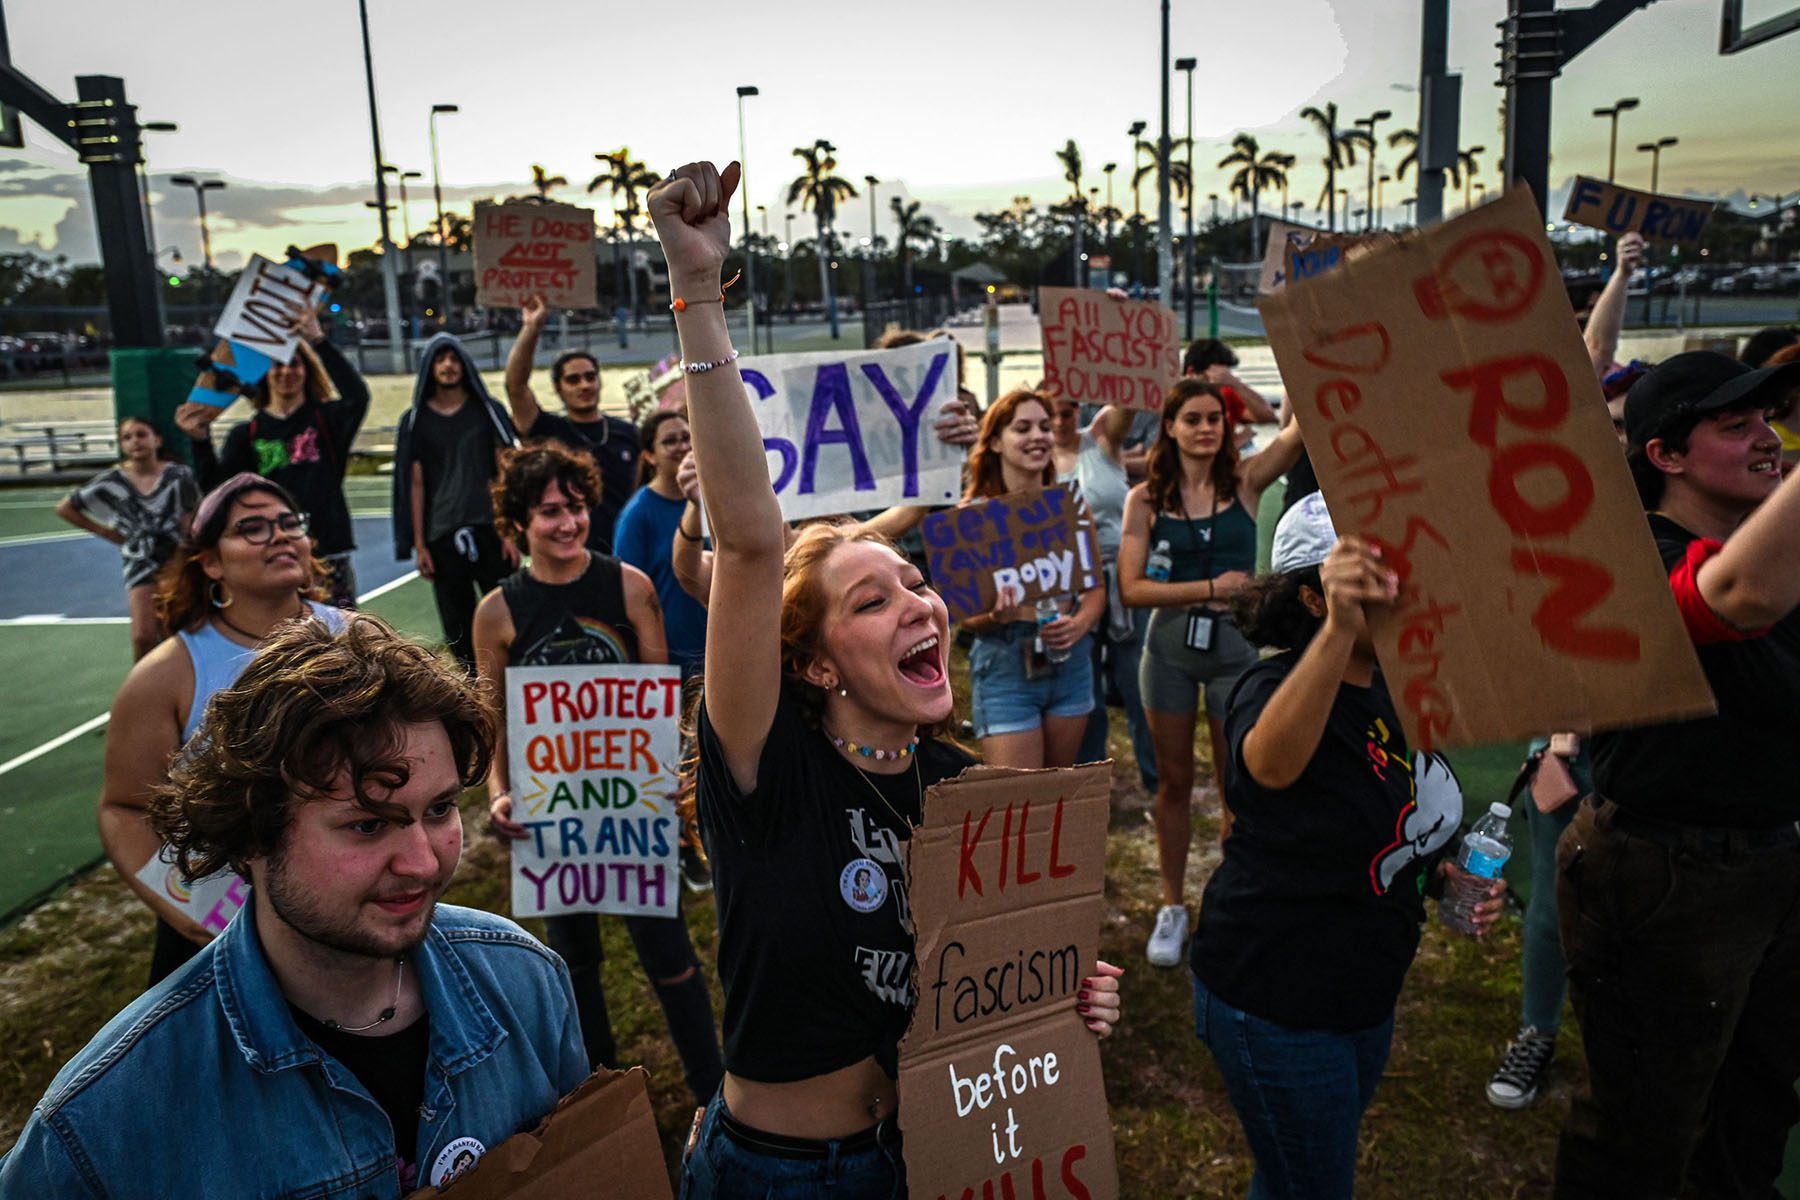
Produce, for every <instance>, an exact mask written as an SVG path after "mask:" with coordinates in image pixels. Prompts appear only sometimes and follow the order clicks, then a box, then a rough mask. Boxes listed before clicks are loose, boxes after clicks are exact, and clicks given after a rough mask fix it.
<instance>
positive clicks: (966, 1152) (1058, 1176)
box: [900, 763, 1119, 1200]
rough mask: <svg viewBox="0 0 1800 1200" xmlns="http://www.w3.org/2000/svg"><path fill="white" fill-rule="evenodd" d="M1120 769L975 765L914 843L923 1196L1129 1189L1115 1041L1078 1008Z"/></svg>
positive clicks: (904, 1113)
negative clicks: (1097, 1031) (1112, 1096)
mask: <svg viewBox="0 0 1800 1200" xmlns="http://www.w3.org/2000/svg"><path fill="white" fill-rule="evenodd" d="M1111 770H1112V769H1111V767H1110V765H1109V764H1107V763H1094V764H1090V765H1088V766H1084V767H1070V768H1065V769H1062V770H1054V771H1019V770H1011V769H1007V768H1001V767H971V768H969V769H968V770H966V771H964V772H963V773H962V775H960V776H958V777H957V778H956V779H954V780H948V781H946V782H943V783H939V784H936V785H934V786H933V787H932V788H931V789H930V790H928V791H927V792H926V794H925V802H924V813H923V816H924V820H923V822H922V823H921V824H920V825H919V827H918V828H917V829H915V830H914V831H913V836H912V840H911V841H910V843H909V844H908V850H907V889H908V890H907V894H908V896H909V897H910V898H911V900H912V912H913V924H914V929H915V941H914V955H915V959H914V961H915V963H916V970H915V972H914V978H915V980H916V981H917V989H918V997H917V1000H916V1002H915V1004H914V1006H913V1019H912V1024H911V1026H910V1027H909V1028H908V1030H907V1034H906V1039H905V1041H903V1042H902V1043H901V1044H900V1129H901V1132H902V1133H903V1134H904V1136H905V1140H906V1148H907V1154H906V1175H907V1192H908V1195H910V1196H911V1197H912V1200H1113V1198H1114V1197H1117V1196H1118V1194H1119V1180H1118V1167H1117V1164H1116V1162H1115V1159H1114V1155H1113V1136H1112V1118H1111V1117H1110V1116H1109V1115H1108V1113H1107V1108H1106V1088H1105V1082H1104V1080H1103V1079H1102V1077H1101V1072H1100V1043H1099V1040H1098V1039H1097V1038H1095V1037H1094V1034H1093V1032H1092V1031H1091V1030H1089V1029H1088V1028H1087V1025H1086V1023H1085V1022H1084V1021H1083V1019H1082V1017H1081V1015H1080V1014H1079V1013H1078V1012H1076V1010H1075V1003H1076V993H1077V992H1078V991H1079V990H1080V989H1081V981H1082V980H1083V979H1085V978H1086V977H1087V976H1088V975H1090V974H1092V973H1093V969H1094V960H1095V956H1096V955H1097V954H1098V953H1099V947H1100V916H1101V904H1102V892H1103V889H1104V884H1105V871H1106V823H1107V813H1108V804H1107V798H1108V795H1109V792H1110V786H1111V784H1110V781H1111V777H1112V776H1111Z"/></svg>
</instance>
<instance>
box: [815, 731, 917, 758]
mask: <svg viewBox="0 0 1800 1200" xmlns="http://www.w3.org/2000/svg"><path fill="white" fill-rule="evenodd" d="M825 736H826V737H828V738H830V739H831V744H832V745H834V746H836V747H837V748H838V749H839V750H845V751H848V752H849V753H851V754H860V755H862V756H863V757H864V758H873V759H878V760H879V759H887V758H892V759H896V760H898V759H902V758H905V757H906V756H907V755H909V754H911V753H912V752H913V750H914V749H915V748H916V747H917V746H918V744H919V735H918V734H916V733H915V734H914V735H913V739H912V741H910V742H908V743H907V744H906V745H904V746H902V747H900V748H899V749H898V750H877V749H876V748H875V747H873V746H864V745H862V744H861V743H859V742H852V741H848V740H846V739H844V738H841V737H838V736H837V735H836V734H834V733H827V734H826V735H825Z"/></svg>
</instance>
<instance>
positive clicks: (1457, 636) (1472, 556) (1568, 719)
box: [1260, 189, 1713, 751]
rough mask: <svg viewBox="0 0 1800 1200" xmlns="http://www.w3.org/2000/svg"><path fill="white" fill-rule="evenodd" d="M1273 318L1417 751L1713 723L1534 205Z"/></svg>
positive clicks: (1273, 299)
mask: <svg viewBox="0 0 1800 1200" xmlns="http://www.w3.org/2000/svg"><path fill="white" fill-rule="evenodd" d="M1260 307H1261V310H1262V314H1263V322H1264V325H1265V327H1266V328H1267V330H1268V334H1269V343H1270V345H1271V347H1272V348H1273V349H1274V351H1275V359H1276V362H1277V364H1278V365H1279V366H1280V368H1281V375H1282V380H1283V382H1285V383H1286V385H1287V389H1288V396H1289V398H1290V399H1291V400H1292V402H1293V404H1294V407H1295V414H1296V416H1297V418H1298V420H1299V422H1300V428H1301V432H1302V433H1303V434H1304V435H1305V438H1306V446H1307V450H1308V452H1309V453H1310V455H1311V457H1312V461H1313V465H1314V467H1315V469H1316V470H1317V471H1318V476H1319V482H1320V486H1321V490H1322V491H1323V492H1324V494H1325V500H1326V503H1327V504H1328V505H1329V506H1330V509H1331V515H1332V521H1333V523H1334V524H1335V525H1336V526H1337V530H1338V532H1339V533H1340V534H1356V535H1358V536H1360V537H1362V538H1363V539H1365V540H1366V541H1369V542H1371V543H1373V544H1374V545H1376V546H1377V547H1378V548H1379V549H1380V551H1381V555H1382V560H1383V561H1384V562H1385V563H1386V564H1387V565H1388V566H1389V567H1390V568H1391V569H1392V570H1394V571H1395V572H1396V573H1397V574H1398V575H1399V576H1400V580H1401V591H1400V599H1399V603H1398V604H1397V605H1394V606H1392V607H1379V608H1376V609H1375V610H1374V612H1373V613H1372V614H1371V615H1370V628H1371V632H1372V633H1373V635H1374V639H1375V646H1376V651H1377V654H1378V655H1379V657H1380V659H1381V665H1382V669H1383V672H1384V673H1385V675H1386V677H1387V684H1388V688H1389V690H1390V691H1392V693H1393V696H1394V701H1395V706H1396V707H1397V708H1398V710H1399V712H1400V714H1401V717H1402V718H1403V719H1404V720H1405V721H1406V723H1407V726H1408V729H1407V732H1408V736H1409V737H1410V739H1411V742H1412V745H1413V747H1414V748H1415V749H1418V750H1426V751H1429V750H1433V749H1438V748H1443V747H1447V746H1455V745H1466V744H1471V743H1479V742H1486V741H1503V740H1512V739H1516V738H1521V737H1525V736H1527V735H1531V734H1535V733H1539V732H1542V731H1543V730H1546V729H1578V730H1584V731H1586V730H1592V729H1600V728H1606V727H1610V726H1620V725H1629V724H1636V723H1641V722H1648V721H1663V720H1672V719H1677V718H1681V717H1689V716H1695V715H1699V714H1704V713H1707V712H1711V711H1712V709H1713V701H1712V694H1711V692H1710V691H1709V690H1708V688H1707V686H1706V681H1705V678H1704V676H1703V675H1702V674H1701V672H1700V665H1699V661H1698V659H1697V658H1696V656H1695V654H1694V648H1693V645H1692V643H1691V642H1690V641H1689V639H1688V637H1687V634H1686V632H1685V631H1684V630H1683V628H1682V624H1681V619H1680V616H1679V615H1678V614H1677V612H1676V610H1675V603H1674V599H1673V597H1672V596H1671V594H1670V591H1669V582H1668V577H1667V575H1666V573H1665V572H1664V571H1663V569H1662V564H1661V560H1660V559H1659V558H1658V556H1657V553H1656V549H1655V546H1654V543H1653V542H1652V540H1651V537H1650V531H1649V526H1648V524H1647V523H1646V521H1645V518H1644V511H1643V508H1642V506H1641V505H1640V504H1639V502H1638V498H1637V492H1636V489H1635V488H1634V487H1633V486H1632V482H1631V477H1630V474H1629V473H1628V471H1627V470H1626V467H1625V458H1624V455H1622V454H1621V453H1620V452H1619V448H1618V442H1617V440H1616V438H1615V436H1614V434H1613V430H1612V428H1611V425H1610V423H1609V421H1608V420H1607V416H1606V410H1605V403H1604V401H1603V400H1602V398H1601V395H1600V387H1599V382H1598V380H1597V379H1596V378H1595V375H1594V370H1593V367H1592V365H1591V364H1590V362H1589V359H1588V355H1587V352H1586V350H1585V349H1584V347H1583V346H1582V343H1581V335H1580V331H1579V330H1578V328H1577V326H1576V323H1575V316H1574V313H1573V312H1572V311H1571V309H1570V307H1569V301H1568V296H1567V295H1566V293H1565V292H1564V291H1563V288H1562V283H1561V280H1560V278H1559V277H1558V273H1557V269H1556V258H1555V256H1554V254H1553V253H1552V251H1551V248H1550V245H1549V243H1548V242H1547V241H1546V240H1545V239H1544V226H1543V218H1542V217H1541V216H1540V215H1539V214H1538V211H1537V208H1536V206H1535V205H1534V204H1533V203H1532V200H1531V196H1530V195H1529V194H1528V193H1527V192H1525V191H1524V190H1523V189H1515V190H1513V191H1509V192H1507V193H1506V195H1505V196H1503V197H1502V198H1500V199H1499V200H1496V201H1492V202H1490V203H1488V204H1486V205H1483V206H1482V207H1480V208H1477V209H1475V210H1473V211H1471V212H1469V213H1466V214H1464V215H1462V216H1460V217H1457V218H1456V219H1455V220H1453V221H1449V222H1446V223H1444V224H1442V225H1438V226H1435V227H1433V228H1431V229H1427V230H1425V231H1423V232H1422V233H1419V234H1416V235H1412V236H1409V237H1406V238H1403V239H1401V240H1400V241H1398V242H1396V243H1395V244H1393V245H1390V246H1386V247H1381V248H1378V249H1375V250H1373V251H1371V252H1370V253H1369V254H1368V255H1366V256H1364V257H1361V258H1348V259H1346V261H1344V262H1343V263H1342V264H1340V265H1339V266H1338V267H1336V268H1335V269H1334V270H1332V271H1330V272H1329V273H1328V274H1325V275H1322V276H1319V277H1318V278H1315V279H1310V280H1304V281H1289V284H1288V286H1287V287H1286V288H1284V289H1283V290H1282V291H1281V292H1280V293H1278V294H1276V295H1274V296H1270V297H1268V298H1266V299H1264V300H1263V301H1262V303H1261V305H1260Z"/></svg>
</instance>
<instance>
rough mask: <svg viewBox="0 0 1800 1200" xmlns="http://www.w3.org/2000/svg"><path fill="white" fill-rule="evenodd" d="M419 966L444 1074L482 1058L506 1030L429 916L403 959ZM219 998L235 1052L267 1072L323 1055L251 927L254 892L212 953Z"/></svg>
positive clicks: (434, 1055)
mask: <svg viewBox="0 0 1800 1200" xmlns="http://www.w3.org/2000/svg"><path fill="white" fill-rule="evenodd" d="M407 961H408V962H409V963H410V964H411V965H412V967H413V969H414V970H415V971H416V972H417V973H418V979H419V987H420V989H421V991H422V993H423V996H424V1001H425V1008H426V1011H427V1012H428V1013H430V1015H431V1050H430V1054H431V1060H432V1063H433V1065H434V1066H436V1067H437V1068H438V1070H440V1071H441V1072H442V1073H443V1074H444V1076H446V1077H448V1076H453V1075H456V1074H458V1073H460V1072H462V1071H465V1070H467V1069H468V1068H470V1067H472V1066H474V1065H476V1064H477V1063H479V1062H481V1061H482V1060H483V1059H485V1058H487V1057H488V1056H489V1055H490V1054H492V1053H493V1052H494V1049H495V1047H497V1046H499V1044H500V1043H501V1041H503V1040H504V1039H505V1038H506V1036H507V1035H506V1030H505V1029H503V1028H502V1027H501V1025H500V1022H499V1020H498V1019H497V1018H496V1017H495V1016H494V1013H493V1010H492V1009H490V1008H489V1007H488V1005H487V1001H485V1000H483V999H482V997H481V993H480V992H479V991H478V990H477V989H476V987H475V983H474V981H473V980H472V979H471V978H470V977H469V973H468V969H467V968H466V967H465V966H464V965H463V964H462V962H461V961H460V960H459V959H458V958H457V956H456V954H455V953H453V952H452V951H451V949H450V945H449V942H448V940H447V939H446V938H445V937H444V935H443V933H441V932H440V931H439V930H438V928H437V924H436V922H435V921H434V922H433V923H432V925H431V928H430V930H429V931H428V932H427V933H426V935H425V940H424V942H423V943H421V944H420V946H419V948H418V949H417V950H415V951H414V952H413V953H412V954H411V955H410V956H409V957H408V959H407ZM213 967H214V973H215V978H216V980H217V987H218V995H219V1005H220V1007H221V1008H222V1009H223V1010H224V1013H225V1020H226V1023H227V1024H228V1026H229V1027H230V1029H231V1036H232V1038H233V1040H234V1041H235V1042H236V1043H237V1048H238V1053H240V1054H241V1055H243V1058H244V1061H245V1062H246V1063H248V1064H249V1065H250V1066H251V1067H252V1068H254V1069H255V1070H257V1071H260V1072H262V1073H264V1074H270V1073H273V1072H275V1071H282V1070H286V1069H287V1068H289V1067H295V1066H300V1065H303V1064H306V1063H316V1062H319V1061H321V1060H322V1059H323V1058H324V1057H325V1055H324V1052H323V1051H322V1050H320V1049H319V1046H318V1043H316V1042H314V1041H313V1040H312V1039H311V1038H309V1037H307V1036H306V1035H305V1034H304V1033H302V1032H301V1031H300V1026H299V1025H298V1024H296V1023H295V1021H294V1018H293V1014H291V1013H290V1012H289V1011H288V1002H287V997H286V996H285V995H283V994H282V991H281V985H280V984H279V983H277V982H276V980H275V973H274V972H273V971H272V970H270V968H269V960H268V958H267V956H266V955H265V954H264V952H263V947H262V941H261V939H260V938H258V937H257V934H256V897H255V893H254V892H252V894H251V897H250V901H249V902H248V903H246V904H245V905H244V907H243V909H242V910H240V911H239V913H238V915H237V917H236V919H234V920H233V921H232V922H231V924H230V925H229V926H227V927H226V929H225V932H224V933H223V934H221V935H220V938H219V947H218V950H217V951H216V952H215V955H214V959H213Z"/></svg>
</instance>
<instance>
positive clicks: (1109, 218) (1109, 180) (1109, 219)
mask: <svg viewBox="0 0 1800 1200" xmlns="http://www.w3.org/2000/svg"><path fill="white" fill-rule="evenodd" d="M1118 169H1119V164H1118V163H1116V162H1110V163H1107V164H1106V165H1105V166H1104V167H1101V168H1100V170H1101V171H1102V172H1103V173H1104V174H1105V175H1106V253H1107V256H1108V257H1109V258H1110V257H1111V256H1112V252H1113V244H1112V235H1113V213H1114V212H1116V211H1118V210H1117V209H1115V208H1113V190H1112V185H1113V172H1114V171H1116V170H1118ZM1108 269H1109V270H1110V269H1111V268H1108Z"/></svg>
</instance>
